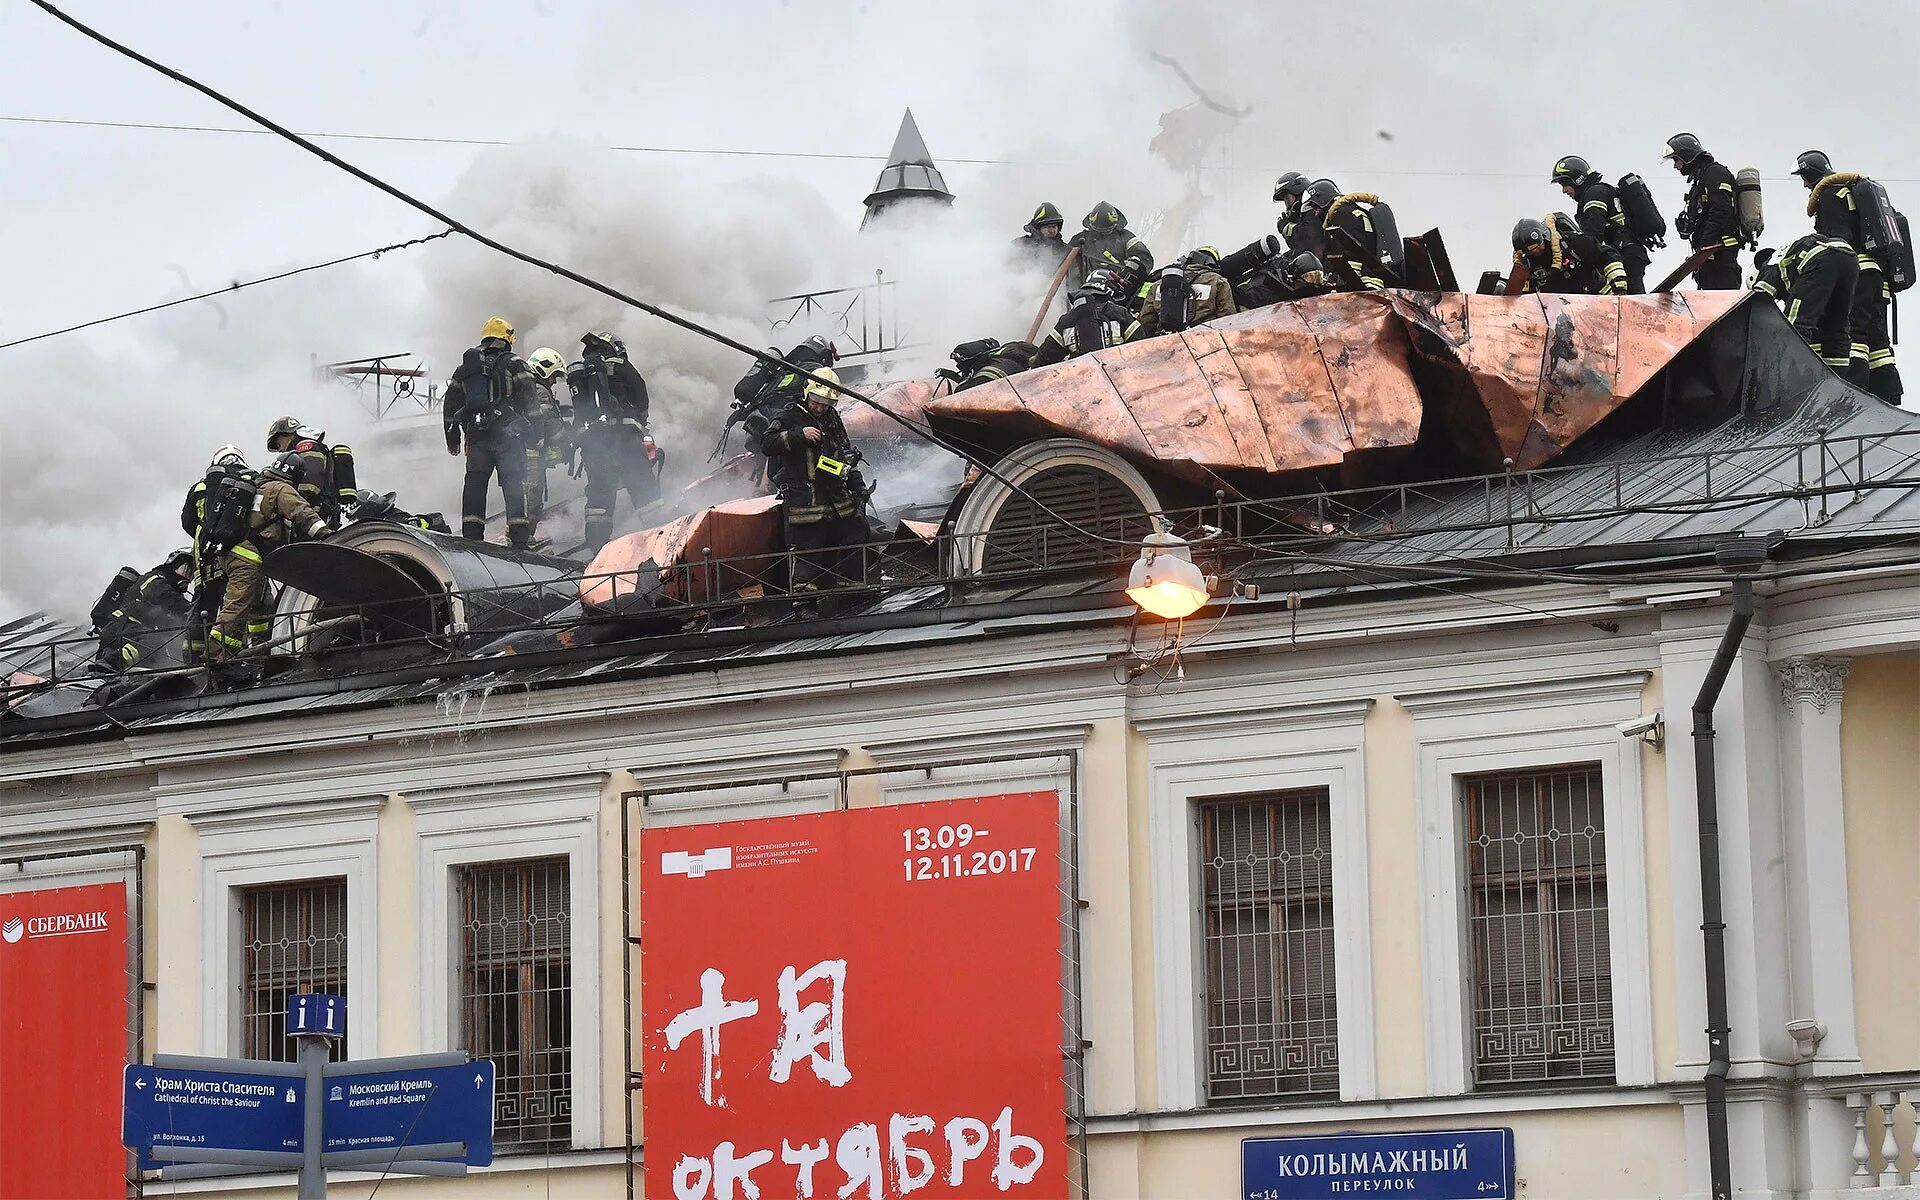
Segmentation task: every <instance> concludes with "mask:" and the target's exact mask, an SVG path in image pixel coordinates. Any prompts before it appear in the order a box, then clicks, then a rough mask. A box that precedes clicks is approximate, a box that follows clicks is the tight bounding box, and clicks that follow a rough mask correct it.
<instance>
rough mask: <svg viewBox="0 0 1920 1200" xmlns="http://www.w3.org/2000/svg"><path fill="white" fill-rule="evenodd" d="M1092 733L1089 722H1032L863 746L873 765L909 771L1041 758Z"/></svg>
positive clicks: (1080, 744) (1081, 742) (1075, 747)
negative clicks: (945, 763) (950, 763)
mask: <svg viewBox="0 0 1920 1200" xmlns="http://www.w3.org/2000/svg"><path fill="white" fill-rule="evenodd" d="M1092 733H1093V723H1092V722H1091V721H1081V722H1077V723H1074V724H1068V725H1034V726H1027V727H1025V728H1021V729H1008V730H970V731H968V732H965V733H945V734H933V735H929V736H925V737H916V738H901V739H898V740H896V741H877V742H869V743H868V744H867V745H866V746H865V747H864V749H865V750H866V752H867V753H868V754H870V755H872V756H873V761H874V763H875V764H876V765H878V766H882V767H888V768H894V767H897V768H900V769H902V770H910V769H913V768H916V767H920V766H924V765H931V766H934V767H938V766H941V765H942V763H941V761H940V760H941V759H943V758H944V759H948V760H951V759H956V758H972V757H976V756H983V755H988V754H991V755H993V756H994V757H996V758H1008V759H1016V758H1022V757H1041V756H1044V755H1045V754H1047V752H1049V751H1052V752H1056V753H1064V752H1065V751H1068V750H1078V749H1080V748H1081V747H1083V746H1085V745H1086V744H1087V738H1088V737H1089V736H1090V735H1091V734H1092Z"/></svg>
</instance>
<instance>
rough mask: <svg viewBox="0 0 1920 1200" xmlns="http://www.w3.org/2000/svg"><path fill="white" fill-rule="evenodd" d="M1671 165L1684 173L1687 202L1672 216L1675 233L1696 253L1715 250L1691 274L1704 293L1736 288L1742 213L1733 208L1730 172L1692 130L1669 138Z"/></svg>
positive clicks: (1738, 277) (1738, 281) (1668, 148)
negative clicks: (1709, 152)
mask: <svg viewBox="0 0 1920 1200" xmlns="http://www.w3.org/2000/svg"><path fill="white" fill-rule="evenodd" d="M1660 157H1662V158H1665V159H1668V160H1670V161H1671V162H1672V163H1673V169H1674V170H1676V171H1678V172H1680V173H1681V174H1682V175H1685V176H1686V177H1687V202H1686V205H1685V207H1684V208H1682V209H1681V211H1680V214H1679V215H1678V216H1676V217H1675V218H1674V219H1673V228H1674V232H1676V233H1678V234H1679V235H1680V236H1681V237H1683V238H1686V239H1687V244H1688V245H1690V246H1692V247H1693V250H1694V253H1696V254H1698V253H1700V252H1701V251H1703V250H1714V251H1716V253H1714V254H1713V255H1712V257H1710V258H1708V259H1707V260H1706V261H1705V262H1703V263H1701V264H1700V265H1699V267H1697V268H1696V269H1695V270H1694V272H1693V282H1694V284H1695V286H1697V287H1699V288H1700V289H1701V290H1702V291H1727V290H1729V289H1731V288H1737V287H1739V286H1740V215H1739V212H1738V210H1737V209H1735V208H1734V193H1733V172H1732V171H1729V170H1727V169H1726V168H1725V167H1723V166H1721V165H1720V164H1719V163H1718V162H1717V161H1715V160H1714V157H1713V155H1711V154H1708V153H1707V152H1706V149H1705V148H1704V147H1702V146H1701V145H1700V139H1699V138H1697V137H1695V136H1693V135H1692V134H1691V133H1676V134H1674V135H1673V136H1672V137H1670V138H1668V139H1667V152H1666V153H1665V154H1663V155H1661V156H1660Z"/></svg>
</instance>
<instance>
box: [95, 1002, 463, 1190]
mask: <svg viewBox="0 0 1920 1200" xmlns="http://www.w3.org/2000/svg"><path fill="white" fill-rule="evenodd" d="M287 1032H288V1033H289V1034H290V1035H291V1036H292V1037H293V1038H294V1039H295V1041H296V1042H297V1043H298V1046H299V1051H300V1061H299V1062H298V1063H282V1062H262V1061H256V1060H252V1059H237V1058H196V1057H191V1056H188V1055H168V1054H161V1055H155V1056H154V1065H153V1066H151V1067H147V1066H130V1067H128V1068H127V1069H126V1075H125V1081H124V1088H123V1090H124V1093H125V1098H124V1101H123V1113H122V1119H121V1141H122V1142H124V1143H125V1144H126V1145H127V1146H129V1147H131V1148H132V1149H133V1150H135V1151H136V1152H138V1155H139V1165H140V1169H141V1170H143V1171H150V1170H158V1171H159V1172H160V1176H161V1178H162V1179H205V1178H210V1177H213V1176H218V1175H239V1174H244V1173H246V1172H249V1171H259V1170H295V1169H297V1170H298V1171H299V1173H300V1185H299V1193H298V1194H299V1196H300V1198H301V1200H317V1198H324V1197H325V1196H326V1194H327V1174H326V1173H327V1169H328V1168H329V1167H377V1168H380V1169H381V1170H385V1171H392V1172H396V1173H399V1174H408V1175H464V1174H465V1173H466V1170H467V1167H469V1166H485V1165H487V1164H488V1163H490V1162H492V1161H493V1086H494V1070H493V1064H492V1063H490V1062H479V1063H476V1062H472V1061H471V1060H469V1059H468V1058H467V1056H466V1055H464V1054H418V1055H413V1056H410V1057H401V1058H375V1059H365V1060H362V1061H359V1062H340V1063H330V1062H328V1061H327V1056H328V1049H329V1043H330V1042H331V1041H332V1040H333V1039H334V1038H340V1037H345V1036H346V1032H347V1002H346V1000H345V998H343V997H340V996H327V995H319V994H308V995H297V996H291V997H289V998H288V1000H287Z"/></svg>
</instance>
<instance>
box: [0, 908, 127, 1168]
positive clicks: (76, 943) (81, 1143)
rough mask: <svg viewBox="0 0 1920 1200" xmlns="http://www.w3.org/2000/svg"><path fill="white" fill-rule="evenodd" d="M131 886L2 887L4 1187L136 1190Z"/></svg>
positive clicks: (0, 1144)
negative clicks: (130, 1144)
mask: <svg viewBox="0 0 1920 1200" xmlns="http://www.w3.org/2000/svg"><path fill="white" fill-rule="evenodd" d="M127 1016H128V992H127V889H126V886H125V885H124V884H118V883H110V884H100V885H98V886H93V887H70V888H47V889H45V890H42V891H33V892H13V893H10V894H7V895H0V1196H37V1197H49V1198H52V1197H62V1198H65V1197H79V1198H85V1200H99V1198H100V1197H105V1196H124V1195H126V1192H127V1152H126V1151H125V1150H124V1149H122V1148H121V1146H120V1073H121V1071H122V1069H123V1068H125V1066H126V1065H127Z"/></svg>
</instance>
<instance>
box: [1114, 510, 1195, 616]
mask: <svg viewBox="0 0 1920 1200" xmlns="http://www.w3.org/2000/svg"><path fill="white" fill-rule="evenodd" d="M1127 598H1128V599H1129V600H1132V601H1133V602H1134V603H1135V604H1137V605H1139V606H1140V608H1141V609H1142V610H1143V611H1145V612H1150V613H1152V614H1153V615H1154V616H1156V617H1165V618H1166V619H1167V620H1169V621H1178V620H1181V619H1183V618H1185V617H1190V616H1192V615H1193V614H1194V613H1196V612H1198V611H1199V610H1200V607H1201V606H1202V605H1204V604H1205V603H1206V602H1207V598H1208V597H1207V577H1206V576H1204V575H1202V574H1201V573H1200V568H1199V567H1196V566H1194V565H1193V554H1192V552H1191V551H1189V550H1188V549H1187V543H1186V540H1185V539H1184V538H1180V537H1177V536H1175V535H1174V534H1171V533H1160V532H1155V533H1150V534H1148V535H1147V536H1146V537H1145V539H1143V540H1142V541H1141V543H1140V558H1139V560H1138V561H1136V562H1135V563H1134V564H1133V570H1132V572H1131V573H1130V574H1129V575H1128V576H1127Z"/></svg>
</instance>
